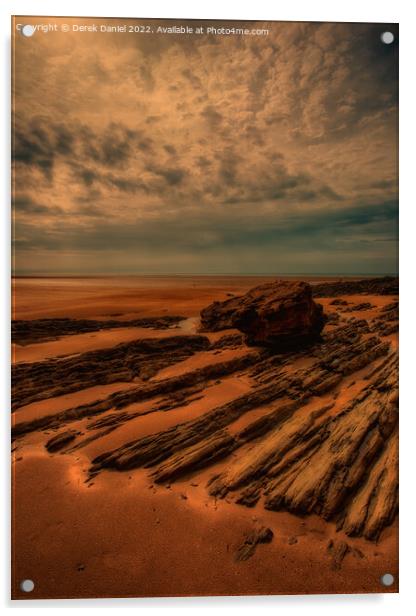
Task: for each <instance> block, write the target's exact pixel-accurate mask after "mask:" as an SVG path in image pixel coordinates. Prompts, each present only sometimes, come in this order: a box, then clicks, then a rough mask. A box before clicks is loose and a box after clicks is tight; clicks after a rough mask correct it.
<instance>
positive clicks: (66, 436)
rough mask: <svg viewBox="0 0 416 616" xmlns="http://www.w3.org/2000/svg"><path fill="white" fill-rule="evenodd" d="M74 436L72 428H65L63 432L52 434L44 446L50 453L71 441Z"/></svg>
mask: <svg viewBox="0 0 416 616" xmlns="http://www.w3.org/2000/svg"><path fill="white" fill-rule="evenodd" d="M75 437H76V432H74V431H73V430H66V431H65V432H60V433H59V434H57V435H56V436H53V437H52V438H51V439H49V441H48V442H47V443H46V445H45V447H46V449H47V450H48V451H49V452H50V453H54V452H55V451H59V450H60V449H62V448H63V447H65V445H67V444H68V443H70V442H71V441H73V440H74V439H75Z"/></svg>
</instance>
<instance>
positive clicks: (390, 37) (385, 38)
mask: <svg viewBox="0 0 416 616" xmlns="http://www.w3.org/2000/svg"><path fill="white" fill-rule="evenodd" d="M380 38H381V42H382V43H384V44H385V45H391V44H392V42H393V41H394V34H393V32H382V34H381V35H380Z"/></svg>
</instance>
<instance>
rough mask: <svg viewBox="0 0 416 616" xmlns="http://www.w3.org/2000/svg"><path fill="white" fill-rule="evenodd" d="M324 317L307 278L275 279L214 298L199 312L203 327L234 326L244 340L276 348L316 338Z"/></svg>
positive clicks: (283, 347) (210, 328)
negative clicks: (218, 299)
mask: <svg viewBox="0 0 416 616" xmlns="http://www.w3.org/2000/svg"><path fill="white" fill-rule="evenodd" d="M326 320H327V317H326V316H325V315H324V314H323V308H322V306H321V305H320V304H316V303H315V302H314V301H313V299H312V289H311V287H310V285H309V284H308V283H306V282H299V281H292V280H276V281H274V282H270V283H267V284H264V285H261V286H259V287H255V288H254V289H251V290H250V291H249V292H248V293H246V295H243V296H241V297H234V298H232V299H230V300H227V301H225V302H214V303H213V304H211V305H210V306H208V307H207V308H205V309H204V310H202V312H201V326H202V329H205V330H213V331H216V330H219V329H225V328H237V329H239V330H240V331H242V332H244V333H245V334H246V342H247V343H248V344H253V345H265V346H271V347H274V348H279V349H286V348H293V347H296V346H302V345H304V344H307V343H309V342H312V341H314V340H316V339H317V338H319V335H320V333H321V331H322V328H323V326H324V325H325V322H326Z"/></svg>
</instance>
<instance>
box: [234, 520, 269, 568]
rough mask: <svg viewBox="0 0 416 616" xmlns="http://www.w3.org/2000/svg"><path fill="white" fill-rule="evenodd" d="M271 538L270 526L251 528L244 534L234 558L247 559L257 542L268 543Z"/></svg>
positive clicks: (252, 552) (254, 549) (251, 554)
mask: <svg viewBox="0 0 416 616" xmlns="http://www.w3.org/2000/svg"><path fill="white" fill-rule="evenodd" d="M272 539H273V531H272V529H271V528H266V527H265V526H262V527H261V528H259V529H256V530H253V531H252V532H251V533H249V534H248V535H247V536H246V538H245V539H244V542H243V543H242V544H241V545H240V547H239V548H238V549H237V551H236V554H235V559H236V560H247V559H249V558H250V557H251V556H253V554H254V552H255V551H256V547H257V545H258V544H259V543H270V542H271V541H272Z"/></svg>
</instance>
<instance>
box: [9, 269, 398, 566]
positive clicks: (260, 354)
mask: <svg viewBox="0 0 416 616" xmlns="http://www.w3.org/2000/svg"><path fill="white" fill-rule="evenodd" d="M358 282H360V281H358ZM366 282H367V281H366ZM332 284H333V283H331V285H332ZM340 284H341V283H340ZM342 284H343V283H342ZM348 284H350V282H348ZM351 284H352V282H351ZM377 284H379V283H377ZM384 284H387V283H384ZM370 286H371V285H370ZM332 292H333V293H334V295H335V296H337V294H336V289H335V287H332ZM354 294H357V293H356V292H355V291H354ZM234 300H236V301H237V303H238V302H241V298H234V297H233V298H232V300H229V301H230V302H231V301H234ZM346 302H347V303H346ZM389 302H390V303H386V302H384V307H383V306H381V307H379V308H377V306H376V305H375V303H374V302H373V301H371V302H366V301H360V302H358V301H357V298H355V299H354V298H350V297H348V298H347V300H344V299H339V300H338V299H337V300H335V301H333V302H330V315H331V318H330V320H329V321H328V324H327V327H326V328H325V329H324V331H323V332H322V337H321V339H320V340H316V341H315V342H313V343H312V344H310V345H309V346H307V347H300V348H295V349H291V350H285V352H277V351H276V348H273V349H270V348H267V347H266V348H263V349H261V350H259V349H251V350H250V349H248V348H247V347H246V346H245V344H244V342H243V340H242V336H241V335H240V334H236V333H235V332H228V333H227V332H225V333H224V335H223V336H222V337H221V338H219V339H218V337H215V338H216V340H215V342H213V343H210V342H209V340H208V338H207V337H205V336H192V335H186V336H185V335H184V336H174V337H171V338H163V339H151V340H140V341H134V342H133V343H127V344H124V343H123V344H122V345H117V346H115V347H113V348H111V349H104V350H100V351H99V352H98V355H95V352H91V353H84V354H81V355H79V356H77V357H67V358H63V359H55V360H45V361H44V362H36V363H33V364H18V365H16V367H15V368H14V374H13V376H14V408H15V409H16V412H15V413H14V424H13V437H14V438H15V439H23V438H24V435H25V434H28V433H30V432H34V431H40V430H45V429H48V431H49V430H52V431H53V430H56V431H57V433H56V434H55V435H53V436H52V437H51V436H50V434H49V435H48V438H47V439H46V438H45V446H46V448H47V450H48V451H49V452H50V453H51V454H52V455H54V453H55V452H59V453H66V452H71V451H75V450H77V449H80V448H83V447H85V446H86V445H87V444H88V443H90V442H91V441H93V440H95V441H96V442H97V443H99V442H100V439H101V438H102V437H104V436H105V435H107V434H109V433H110V432H111V431H113V430H118V429H119V428H120V427H121V426H124V425H125V424H126V422H132V423H136V422H140V421H141V417H142V416H143V415H148V414H150V413H161V412H162V413H171V412H173V413H172V415H171V416H170V417H174V416H175V413H174V411H175V410H177V409H182V408H183V409H186V407H187V406H189V405H192V404H193V403H194V402H195V401H198V400H200V399H201V398H203V397H204V396H205V395H206V392H207V391H208V390H209V389H210V388H211V387H213V386H215V385H216V384H218V382H220V381H221V382H222V381H226V379H234V380H236V379H237V380H238V379H242V380H243V381H244V383H245V384H246V385H245V389H243V390H242V391H243V392H244V393H242V392H241V390H238V393H236V394H235V396H234V397H233V398H232V399H231V400H230V399H227V401H226V402H222V403H219V402H218V400H217V399H216V398H215V396H214V402H213V403H212V404H211V405H208V406H204V407H203V409H204V410H203V411H201V412H200V414H197V415H195V414H194V415H191V418H188V419H187V420H184V419H183V417H184V415H183V414H182V415H181V417H182V420H181V421H177V422H176V423H172V422H170V423H169V424H168V425H169V426H170V427H165V428H164V429H162V428H161V429H159V430H154V431H153V433H151V434H148V433H146V434H148V435H146V436H140V437H137V438H132V437H130V438H127V437H126V438H125V439H124V440H122V441H118V443H117V446H114V448H113V449H111V445H110V446H109V445H108V441H103V442H107V445H106V446H105V447H104V446H103V447H102V448H101V449H99V450H98V451H100V453H99V454H98V455H96V457H95V458H94V459H93V460H92V461H91V466H90V469H89V477H88V478H89V479H90V480H91V479H92V478H93V477H94V476H96V475H97V474H99V473H101V472H104V471H106V470H108V471H113V472H122V471H125V470H130V469H134V468H146V469H147V472H148V473H149V477H150V478H151V482H152V484H171V483H172V482H175V481H176V480H178V479H180V480H182V481H187V480H188V479H189V478H190V477H193V476H194V475H196V476H198V474H199V473H201V472H202V471H204V473H207V472H208V475H209V481H208V484H207V492H208V493H209V494H210V495H211V496H212V497H213V498H216V499H218V498H225V497H226V498H227V501H228V500H230V501H234V502H236V503H238V504H240V505H244V506H247V507H256V506H257V507H265V508H267V509H268V510H270V511H278V510H285V511H289V512H291V513H293V514H295V515H302V516H303V515H308V514H311V513H314V514H317V515H319V516H320V517H322V518H324V519H326V520H329V521H332V522H334V523H335V524H336V527H337V528H338V529H339V530H342V531H343V533H345V534H347V535H349V536H351V537H353V536H364V537H366V538H367V539H369V540H377V539H378V538H379V537H380V534H381V533H382V532H383V529H384V528H385V527H386V526H388V525H389V524H391V522H392V521H393V519H394V517H395V516H396V513H397V508H398V473H397V465H398V439H397V429H398V427H397V423H398V370H397V354H396V352H395V341H394V336H392V334H393V333H394V332H395V331H396V330H397V326H398V303H397V301H393V302H392V301H390V300H389ZM225 303H226V304H227V302H225ZM363 304H364V305H365V307H364V308H363V307H362V305H363ZM368 304H370V307H368ZM346 306H347V307H348V313H347V314H345V307H346ZM235 310H236V307H235V305H234V307H233V311H235ZM366 310H368V311H370V312H369V313H370V315H371V316H370V317H368V314H369V313H367V312H363V311H366ZM354 313H356V314H354ZM224 314H226V312H225V313H224ZM362 316H365V317H366V318H362ZM130 345H132V346H130ZM102 351H103V352H104V354H101V353H102ZM193 353H200V354H202V355H203V356H204V359H206V361H207V363H205V364H204V365H203V367H199V368H194V369H189V370H186V369H183V368H182V370H181V371H180V373H179V374H177V375H176V376H171V377H168V378H161V377H160V376H158V377H157V378H153V376H152V375H155V374H156V373H157V371H158V370H160V368H161V367H163V366H167V365H171V364H173V363H176V362H180V361H182V360H183V359H185V358H188V357H190V356H191V355H192V354H193ZM223 354H225V357H226V359H224V358H223V357H222V355H223ZM197 365H198V364H197ZM199 365H201V364H199ZM185 366H186V364H185ZM116 376H117V378H115V377H116ZM149 376H150V377H151V378H149ZM113 378H115V381H114V380H108V379H113ZM120 378H121V380H130V381H132V380H134V382H133V383H132V386H131V387H130V388H129V389H127V390H122V391H117V392H115V393H113V394H111V395H108V396H105V397H104V396H103V397H102V399H98V400H94V401H93V402H90V403H86V404H82V405H79V406H73V407H68V408H65V407H64V408H61V409H60V410H59V411H57V412H55V413H52V414H49V415H47V414H45V415H42V414H40V415H39V416H35V417H34V418H33V419H30V420H26V421H21V420H20V421H19V411H18V410H17V409H18V407H20V406H22V405H23V404H28V402H29V401H33V400H47V399H48V398H51V397H56V396H57V395H59V392H64V391H77V390H79V389H82V388H85V387H90V386H91V385H92V384H97V382H116V381H118V380H120ZM99 379H102V380H101V381H99ZM144 401H149V402H148V404H146V405H144V406H143V405H142V406H141V407H137V406H135V404H136V403H141V402H144ZM74 424H76V425H75V427H74V428H72V429H71V426H73V425H74ZM120 443H121V444H120ZM191 481H192V479H191ZM260 530H261V529H260ZM266 530H267V529H266ZM262 536H263V535H262V532H260V534H259V535H258V536H257V535H256V537H255V536H254V535H253V537H252V536H249V537H248V538H247V539H245V540H244V542H243V543H242V545H241V546H240V548H239V549H238V555H236V558H245V557H246V556H245V555H246V554H249V553H252V549H253V551H254V548H255V546H256V545H257V543H258V542H259V541H260V542H261V537H262ZM267 536H268V534H267V533H266V534H264V537H266V538H267ZM258 537H260V539H259V541H257V539H258ZM291 541H292V542H293V543H294V542H295V540H291ZM253 546H254V548H253ZM328 553H329V554H330V556H331V558H332V563H333V567H334V568H335V569H337V568H339V567H340V566H341V563H342V560H343V558H344V557H345V556H347V555H349V554H351V555H352V556H357V557H359V554H358V552H357V550H356V549H355V548H354V547H353V543H352V545H349V544H346V543H345V541H344V542H342V541H341V542H339V541H336V542H335V541H333V542H332V543H331V544H330V545H328ZM349 557H350V556H348V558H349Z"/></svg>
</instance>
